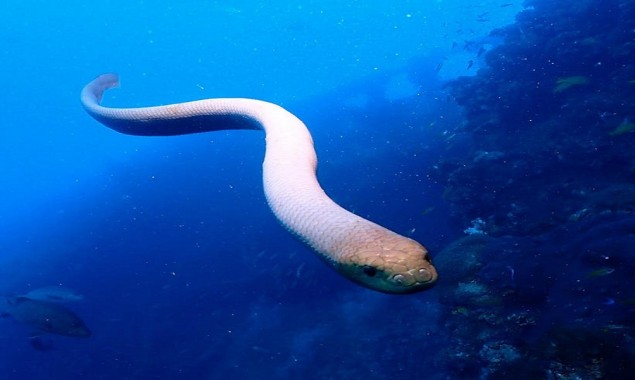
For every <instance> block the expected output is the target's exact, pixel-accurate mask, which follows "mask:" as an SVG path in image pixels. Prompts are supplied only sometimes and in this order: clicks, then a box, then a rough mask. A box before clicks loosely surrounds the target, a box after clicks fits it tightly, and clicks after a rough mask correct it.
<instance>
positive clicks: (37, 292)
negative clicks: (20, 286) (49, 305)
mask: <svg viewBox="0 0 635 380" xmlns="http://www.w3.org/2000/svg"><path fill="white" fill-rule="evenodd" d="M20 297H25V298H28V299H32V300H36V301H53V302H68V301H81V300H83V299H84V296H82V295H81V294H79V293H77V292H76V291H74V290H72V289H69V288H65V287H63V286H46V287H44V288H38V289H33V290H31V291H30V292H28V293H26V294H22V295H20Z"/></svg>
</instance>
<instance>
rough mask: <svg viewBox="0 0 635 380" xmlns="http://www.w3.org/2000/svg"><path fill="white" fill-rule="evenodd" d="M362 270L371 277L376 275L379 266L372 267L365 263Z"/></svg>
mask: <svg viewBox="0 0 635 380" xmlns="http://www.w3.org/2000/svg"><path fill="white" fill-rule="evenodd" d="M362 270H363V271H364V274H365V275H367V276H369V277H375V275H376V274H377V268H375V267H371V266H370V265H364V267H363V269H362Z"/></svg>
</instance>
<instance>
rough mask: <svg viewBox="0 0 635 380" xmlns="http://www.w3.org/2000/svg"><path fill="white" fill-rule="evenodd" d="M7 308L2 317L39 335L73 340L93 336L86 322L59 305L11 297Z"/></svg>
mask: <svg viewBox="0 0 635 380" xmlns="http://www.w3.org/2000/svg"><path fill="white" fill-rule="evenodd" d="M7 306H8V307H7V310H6V311H4V312H2V313H0V316H2V317H7V316H11V317H13V319H15V320H16V321H18V322H20V323H22V324H24V325H26V326H29V327H31V328H33V329H35V330H36V332H38V333H41V334H57V335H64V336H68V337H73V338H87V337H89V336H90V335H91V332H90V330H89V329H88V327H86V324H85V323H84V321H82V320H81V318H79V317H78V316H77V314H75V313H74V312H73V311H71V310H70V309H68V308H67V307H65V306H63V305H61V304H59V303H55V302H47V301H38V300H32V299H30V298H26V297H9V298H7Z"/></svg>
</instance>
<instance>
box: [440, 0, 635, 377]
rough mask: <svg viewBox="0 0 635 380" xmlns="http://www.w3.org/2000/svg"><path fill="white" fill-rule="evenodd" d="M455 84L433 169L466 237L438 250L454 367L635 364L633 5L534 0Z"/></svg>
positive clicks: (554, 373)
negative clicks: (460, 114)
mask: <svg viewBox="0 0 635 380" xmlns="http://www.w3.org/2000/svg"><path fill="white" fill-rule="evenodd" d="M525 4H526V6H527V8H526V9H525V10H524V11H523V12H521V13H520V14H519V15H518V17H517V22H516V23H515V24H513V25H510V26H508V27H505V28H503V29H501V30H497V31H495V34H496V35H499V36H503V37H504V43H503V44H501V45H499V46H497V47H495V48H493V49H492V50H491V51H489V52H487V53H486V54H485V61H486V65H485V66H484V67H483V68H481V69H480V70H479V72H478V74H477V75H475V76H472V77H463V78H459V79H458V80H455V81H454V82H452V83H450V84H449V88H450V90H451V92H452V94H453V95H454V97H455V99H456V101H457V102H458V103H459V104H460V105H461V106H462V107H463V111H464V116H465V121H464V123H463V124H462V125H460V126H459V127H457V129H456V131H454V133H455V135H457V136H462V137H461V141H463V143H462V145H461V148H460V149H457V148H456V147H453V146H451V145H452V144H448V151H447V154H445V155H444V156H443V157H442V158H441V159H440V161H439V162H438V163H437V165H435V169H434V171H433V172H432V173H431V175H432V176H434V178H437V179H438V180H439V181H444V182H445V184H446V189H445V192H444V196H445V198H446V200H447V201H448V202H449V203H450V205H451V209H452V215H453V222H454V223H455V224H456V227H457V229H458V230H463V231H464V232H465V233H466V234H467V235H468V236H467V237H465V238H462V239H459V240H458V241H456V242H455V243H454V244H451V245H450V246H448V247H447V248H446V249H445V250H444V251H443V252H441V253H439V254H438V255H437V256H436V257H435V259H436V263H437V264H438V268H439V272H440V273H442V274H444V275H443V276H442V279H441V283H440V285H439V288H440V292H441V293H442V294H443V295H442V296H441V302H442V303H443V304H444V306H445V309H444V313H445V317H444V320H445V324H446V328H448V329H449V330H450V331H453V332H454V335H453V338H452V339H453V340H452V342H451V344H450V347H448V348H447V351H446V352H445V353H444V355H446V356H447V357H448V358H451V359H448V362H447V363H446V368H447V371H448V372H449V373H450V374H451V375H452V376H455V377H457V378H459V377H460V378H476V377H480V378H512V377H517V378H548V379H599V378H618V377H620V376H622V375H623V374H625V373H630V372H632V371H634V370H635V364H634V363H635V343H634V342H635V333H634V332H633V325H632V322H631V321H632V319H633V315H634V314H635V302H634V300H635V290H633V289H632V287H630V286H628V284H629V282H631V279H632V278H633V277H634V276H635V265H634V264H633V260H632V248H631V247H632V246H633V245H635V217H633V211H635V185H633V183H635V150H634V149H632V145H633V138H634V137H635V135H634V134H633V133H632V131H634V130H635V127H634V126H633V123H632V122H631V121H630V120H633V118H634V117H635V108H633V105H635V85H634V84H633V83H634V82H633V81H634V80H635V32H634V31H635V1H626V0H608V1H599V0H586V1H572V0H566V1H562V2H557V3H555V2H552V1H547V0H530V1H526V3H525Z"/></svg>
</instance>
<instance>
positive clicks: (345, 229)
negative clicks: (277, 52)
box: [81, 74, 437, 294]
mask: <svg viewBox="0 0 635 380" xmlns="http://www.w3.org/2000/svg"><path fill="white" fill-rule="evenodd" d="M118 84H119V80H118V77H117V76H116V75H115V74H104V75H101V76H99V77H98V78H97V79H95V80H93V81H92V82H90V83H89V84H88V85H86V87H84V90H83V91H82V95H81V100H82V105H83V106H84V108H85V109H86V111H87V112H88V113H89V114H90V115H91V116H92V117H94V118H95V119H96V120H97V121H99V122H101V123H102V124H104V125H106V126H107V127H109V128H112V129H114V130H116V131H119V132H121V133H126V134H131V135H139V136H171V135H182V134H189V133H199V132H209V131H217V130H225V129H262V130H264V131H265V136H266V153H265V160H264V162H263V184H264V189H265V195H266V197H267V202H268V203H269V206H270V207H271V210H272V211H273V213H274V214H275V215H276V217H277V218H278V220H280V222H281V223H282V224H283V225H284V226H285V227H286V228H287V229H288V230H289V231H290V232H291V233H293V234H294V235H295V236H297V237H298V238H299V239H300V240H302V241H303V242H304V243H306V244H307V245H308V246H309V247H311V248H312V249H313V250H314V251H315V252H316V253H317V254H318V255H319V256H320V257H321V258H322V259H323V260H324V261H325V262H326V263H328V264H329V265H331V266H332V267H333V268H335V269H336V270H337V271H339V272H340V273H341V274H343V275H344V276H346V277H347V278H349V279H351V280H352V281H355V282H357V283H359V284H362V285H364V286H366V287H368V288H371V289H374V290H377V291H380V292H384V293H394V294H405V293H414V292H417V291H421V290H425V289H428V288H430V287H432V286H433V285H434V283H435V282H436V280H437V272H436V269H435V268H434V266H433V265H432V263H431V261H430V258H429V255H428V252H427V250H426V249H425V248H424V247H423V246H422V245H420V244H419V243H417V242H416V241H414V240H412V239H409V238H406V237H404V236H401V235H398V234H396V233H394V232H392V231H390V230H388V229H386V228H384V227H381V226H379V225H377V224H375V223H373V222H370V221H368V220H366V219H364V218H361V217H359V216H357V215H355V214H353V213H351V212H349V211H346V210H345V209H343V208H342V207H340V206H339V205H337V204H336V203H335V202H333V201H332V200H331V199H330V198H329V197H328V196H327V195H326V194H325V193H324V190H322V187H321V186H320V184H319V183H318V181H317V178H316V175H315V172H316V168H317V157H316V154H315V149H314V148H313V139H312V138H311V135H310V133H309V131H308V129H307V128H306V126H305V125H304V123H302V121H300V119H298V118H297V117H295V116H294V115H293V114H291V113H289V112H288V111H287V110H285V109H284V108H282V107H280V106H277V105H275V104H272V103H268V102H263V101H260V100H254V99H242V98H231V99H228V98H219V99H205V100H198V101H194V102H186V103H179V104H172V105H165V106H158V107H144V108H106V107H103V106H101V105H100V103H101V99H102V95H103V92H104V91H105V90H107V89H109V88H112V87H116V86H118Z"/></svg>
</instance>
